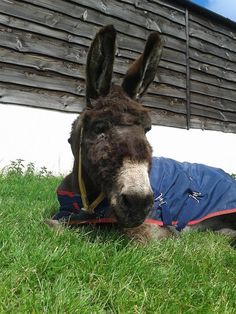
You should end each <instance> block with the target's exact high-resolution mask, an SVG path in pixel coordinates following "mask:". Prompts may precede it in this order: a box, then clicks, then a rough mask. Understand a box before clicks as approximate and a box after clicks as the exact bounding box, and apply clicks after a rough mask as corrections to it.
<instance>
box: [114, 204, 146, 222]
mask: <svg viewBox="0 0 236 314" xmlns="http://www.w3.org/2000/svg"><path fill="white" fill-rule="evenodd" d="M151 204H152V202H150V204H149V206H146V207H142V208H140V207H138V206H137V207H132V206H127V205H126V204H124V202H118V204H117V206H113V212H114V215H115V217H116V220H117V222H118V224H119V225H120V226H122V227H125V228H133V227H138V226H139V225H141V224H142V223H143V222H144V220H145V219H146V217H147V215H148V213H149V211H150V209H151V207H152V206H151Z"/></svg>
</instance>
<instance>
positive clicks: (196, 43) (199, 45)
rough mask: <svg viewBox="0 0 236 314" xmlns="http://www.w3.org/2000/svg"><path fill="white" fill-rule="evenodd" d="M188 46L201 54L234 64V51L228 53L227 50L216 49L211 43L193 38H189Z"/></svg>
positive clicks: (235, 55) (235, 61)
mask: <svg viewBox="0 0 236 314" xmlns="http://www.w3.org/2000/svg"><path fill="white" fill-rule="evenodd" d="M189 44H190V47H192V48H195V49H197V50H199V51H201V52H203V53H207V54H211V55H213V56H217V57H220V58H222V59H225V60H227V61H232V62H234V63H236V50H235V51H229V50H227V49H224V48H220V47H217V46H215V45H213V44H211V43H207V42H206V41H204V40H200V39H198V38H193V37H191V38H190V42H189Z"/></svg>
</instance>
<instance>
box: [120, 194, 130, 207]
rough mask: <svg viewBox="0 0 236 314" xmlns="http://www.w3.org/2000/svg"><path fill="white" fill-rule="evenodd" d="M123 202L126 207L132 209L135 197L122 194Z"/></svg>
mask: <svg viewBox="0 0 236 314" xmlns="http://www.w3.org/2000/svg"><path fill="white" fill-rule="evenodd" d="M122 201H123V204H124V205H125V207H127V208H131V207H132V204H133V196H132V195H126V194H122Z"/></svg>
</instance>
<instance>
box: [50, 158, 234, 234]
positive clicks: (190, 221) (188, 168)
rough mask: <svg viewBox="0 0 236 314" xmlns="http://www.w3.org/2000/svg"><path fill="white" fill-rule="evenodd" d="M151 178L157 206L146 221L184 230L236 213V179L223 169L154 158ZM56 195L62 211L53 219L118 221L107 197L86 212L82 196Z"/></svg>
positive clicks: (88, 221) (72, 222)
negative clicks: (93, 208) (212, 218)
mask: <svg viewBox="0 0 236 314" xmlns="http://www.w3.org/2000/svg"><path fill="white" fill-rule="evenodd" d="M149 177H150V182H151V186H152V189H153V192H154V206H153V208H152V209H151V211H150V213H149V215H148V217H147V218H146V220H145V222H146V223H151V224H158V225H160V226H163V225H174V226H175V227H176V229H177V230H182V229H183V228H184V227H185V226H186V225H194V224H197V223H199V222H201V221H203V220H205V219H207V218H210V217H214V216H218V215H225V214H230V213H233V212H236V180H234V179H233V178H232V177H231V176H230V175H228V174H227V173H225V172H224V171H223V170H221V169H217V168H213V167H209V166H206V165H202V164H195V163H194V164H192V163H188V162H183V163H181V162H178V161H175V160H172V159H169V158H163V157H161V158H157V157H154V158H153V160H152V167H151V171H150V175H149ZM57 195H58V200H59V203H60V210H59V212H58V213H57V214H56V215H55V216H54V217H53V219H57V220H64V221H65V222H67V223H68V224H70V225H74V224H82V223H115V222H116V220H115V218H114V215H113V213H112V210H111V209H110V208H109V204H108V201H107V200H106V199H105V200H104V201H103V202H102V203H101V204H100V205H99V206H98V207H97V208H96V209H95V212H94V213H93V214H87V213H86V212H84V211H83V210H82V209H81V208H82V201H81V197H80V195H78V194H74V193H72V192H70V191H62V190H58V191H57Z"/></svg>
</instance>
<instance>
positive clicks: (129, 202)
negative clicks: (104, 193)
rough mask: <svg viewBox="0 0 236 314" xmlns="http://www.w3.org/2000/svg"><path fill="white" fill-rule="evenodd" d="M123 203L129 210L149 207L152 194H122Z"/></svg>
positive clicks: (151, 201) (151, 203) (151, 202)
mask: <svg viewBox="0 0 236 314" xmlns="http://www.w3.org/2000/svg"><path fill="white" fill-rule="evenodd" d="M121 197H122V202H123V205H124V206H125V207H126V208H127V209H129V210H131V211H137V210H143V209H149V208H150V207H151V206H152V205H153V194H152V193H150V194H146V195H139V194H135V193H133V194H122V195H121Z"/></svg>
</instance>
